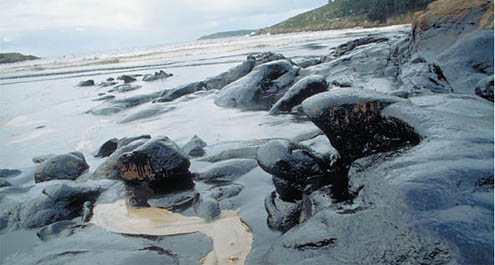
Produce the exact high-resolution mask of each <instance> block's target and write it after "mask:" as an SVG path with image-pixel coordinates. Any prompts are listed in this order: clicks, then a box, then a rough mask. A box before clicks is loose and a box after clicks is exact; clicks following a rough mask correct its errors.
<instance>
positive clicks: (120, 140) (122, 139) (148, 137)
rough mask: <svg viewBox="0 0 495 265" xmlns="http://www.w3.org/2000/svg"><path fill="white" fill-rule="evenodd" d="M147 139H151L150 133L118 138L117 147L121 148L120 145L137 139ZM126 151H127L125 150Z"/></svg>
mask: <svg viewBox="0 0 495 265" xmlns="http://www.w3.org/2000/svg"><path fill="white" fill-rule="evenodd" d="M143 139H144V140H149V139H151V135H149V134H144V135H140V136H134V137H123V138H121V139H119V141H118V147H117V148H121V147H124V146H126V145H128V144H130V143H132V142H135V141H138V140H143ZM127 152H128V151H127Z"/></svg>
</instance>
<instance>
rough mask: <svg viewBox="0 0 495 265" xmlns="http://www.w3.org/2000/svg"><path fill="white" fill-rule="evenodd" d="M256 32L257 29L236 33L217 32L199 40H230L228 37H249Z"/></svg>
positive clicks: (236, 31)
mask: <svg viewBox="0 0 495 265" xmlns="http://www.w3.org/2000/svg"><path fill="white" fill-rule="evenodd" d="M256 31H257V30H256V29H243V30H235V31H225V32H217V33H213V34H210V35H206V36H202V37H201V38H199V39H200V40H209V39H219V38H228V37H238V36H245V35H249V34H251V33H253V32H256Z"/></svg>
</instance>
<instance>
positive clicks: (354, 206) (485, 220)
mask: <svg viewBox="0 0 495 265" xmlns="http://www.w3.org/2000/svg"><path fill="white" fill-rule="evenodd" d="M315 97H318V96H315ZM459 110H462V112H459ZM380 115H381V116H382V117H384V118H385V117H387V118H394V119H398V120H400V121H401V122H403V123H406V124H409V125H410V126H411V127H412V128H414V131H415V132H417V133H418V134H420V136H421V137H422V138H423V139H424V140H422V141H421V142H420V143H419V144H418V145H416V146H414V147H411V148H410V149H408V150H405V151H400V152H387V153H376V154H373V155H370V156H366V157H364V158H361V159H358V160H356V161H354V162H353V163H352V164H351V167H350V170H349V174H348V178H349V189H350V190H351V191H352V193H354V194H355V197H354V199H352V200H349V201H346V202H338V201H335V200H333V196H332V195H331V194H329V190H325V189H326V188H324V189H322V190H320V191H318V192H316V193H313V194H311V196H310V197H309V198H307V200H309V202H306V201H307V200H303V201H304V203H303V206H302V209H303V210H302V212H303V213H304V215H303V216H304V217H305V218H304V222H303V223H302V224H300V225H298V226H296V227H294V228H293V229H291V230H289V231H288V232H286V233H285V234H284V235H283V236H282V237H281V238H280V239H279V240H278V241H277V242H276V243H275V244H274V245H273V246H272V247H271V249H270V250H269V251H268V252H267V254H266V255H265V257H264V259H263V261H262V262H261V263H264V264H300V263H301V262H303V261H304V262H309V263H335V264H359V263H363V264H403V263H411V264H449V263H459V264H490V263H491V262H492V260H493V254H492V249H493V240H492V237H493V224H492V222H493V198H492V196H493V182H492V181H491V179H492V177H491V176H492V174H493V172H492V171H493V152H492V151H493V150H492V148H493V145H492V144H491V143H493V120H492V119H493V105H492V103H490V102H487V101H485V100H482V99H479V98H477V97H474V96H466V95H460V96H454V95H435V96H421V97H412V98H411V102H407V101H398V102H396V103H390V105H389V106H387V107H384V108H383V109H382V110H381V114H380ZM327 119H328V120H330V119H331V118H330V116H328V118H327ZM466 123H467V124H470V125H471V126H469V127H464V124H466ZM473 135H476V137H474V138H473V137H472V136H473ZM486 143H490V144H486ZM466 163H467V164H466ZM468 164H469V165H468ZM306 208H310V210H307V209H306ZM308 212H312V213H310V214H308ZM460 212H462V213H463V214H462V215H459V213H460ZM308 216H310V217H309V218H308ZM376 246H383V247H379V248H377V247H376ZM413 249H414V251H412V252H411V250H413ZM473 253H477V255H473Z"/></svg>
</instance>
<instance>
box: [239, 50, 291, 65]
mask: <svg viewBox="0 0 495 265" xmlns="http://www.w3.org/2000/svg"><path fill="white" fill-rule="evenodd" d="M285 59H287V58H285V56H284V55H282V54H280V53H273V52H263V53H257V54H250V55H248V57H247V60H248V61H254V62H255V63H256V64H255V66H258V65H262V64H265V63H269V62H273V61H278V60H285Z"/></svg>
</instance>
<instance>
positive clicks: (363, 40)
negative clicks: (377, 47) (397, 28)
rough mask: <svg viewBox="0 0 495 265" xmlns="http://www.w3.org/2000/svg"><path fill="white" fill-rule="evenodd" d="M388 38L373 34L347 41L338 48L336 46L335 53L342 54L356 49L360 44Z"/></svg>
mask: <svg viewBox="0 0 495 265" xmlns="http://www.w3.org/2000/svg"><path fill="white" fill-rule="evenodd" d="M388 40H389V39H388V38H384V37H373V36H370V37H365V38H361V39H356V40H352V41H349V42H346V43H344V44H341V45H339V46H337V48H335V55H336V56H342V55H344V54H346V53H348V52H350V51H352V50H354V49H355V48H357V47H359V46H362V45H366V44H370V43H379V42H385V41H388Z"/></svg>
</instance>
